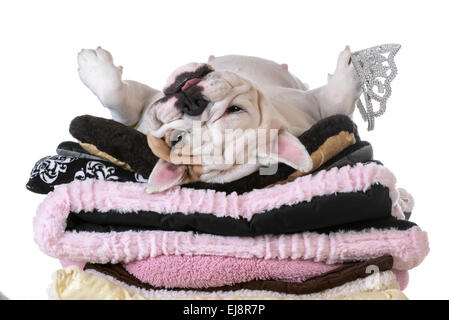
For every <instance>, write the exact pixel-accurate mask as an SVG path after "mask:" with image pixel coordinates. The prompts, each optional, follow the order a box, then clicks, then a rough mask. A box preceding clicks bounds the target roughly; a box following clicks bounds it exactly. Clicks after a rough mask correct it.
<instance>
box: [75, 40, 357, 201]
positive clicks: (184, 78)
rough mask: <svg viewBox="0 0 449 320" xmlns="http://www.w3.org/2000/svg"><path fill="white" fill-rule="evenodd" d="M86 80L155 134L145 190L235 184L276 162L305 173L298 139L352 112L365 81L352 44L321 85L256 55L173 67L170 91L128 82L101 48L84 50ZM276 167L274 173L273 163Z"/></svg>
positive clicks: (123, 117) (127, 120)
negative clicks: (323, 122)
mask: <svg viewBox="0 0 449 320" xmlns="http://www.w3.org/2000/svg"><path fill="white" fill-rule="evenodd" d="M78 65H79V69H78V72H79V76H80V78H81V80H82V82H83V83H84V84H85V85H86V86H87V87H88V88H89V89H90V90H91V91H92V92H93V93H94V94H95V95H96V96H97V97H98V98H99V99H100V101H101V103H102V104H103V105H104V106H105V107H106V108H108V109H109V110H110V112H111V115H112V118H113V119H114V120H116V121H118V122H121V123H123V124H126V125H129V126H134V127H135V128H136V129H137V130H139V131H140V132H142V133H144V134H146V135H147V137H148V143H149V146H150V147H151V149H152V151H153V152H154V153H155V154H156V155H157V156H159V158H160V160H159V162H158V163H157V165H156V166H155V168H154V169H153V171H152V174H151V176H150V177H149V182H148V187H147V192H149V193H152V192H159V191H163V190H166V189H168V188H170V187H173V186H175V185H180V184H183V183H189V182H194V181H197V180H200V181H204V182H218V183H225V182H230V181H233V180H236V179H239V178H241V177H244V176H246V175H249V174H251V173H253V172H255V171H257V170H259V169H261V168H262V169H265V170H266V171H265V172H263V171H261V173H262V174H264V173H265V174H267V173H273V170H272V169H270V170H268V168H273V165H275V164H276V163H278V162H282V163H286V164H287V165H289V166H291V167H293V168H295V169H296V170H300V171H303V172H307V171H308V170H310V169H311V168H312V165H313V164H312V160H311V158H310V155H309V154H308V153H307V151H306V149H305V147H304V146H303V145H302V144H301V143H300V142H299V140H298V139H297V137H298V136H299V135H301V134H302V133H303V132H304V131H306V130H308V129H309V128H310V127H311V126H312V125H313V124H315V123H316V122H317V121H319V120H320V119H323V118H326V117H328V116H331V115H334V114H345V115H348V116H352V113H353V111H354V108H355V102H356V100H357V99H358V97H359V96H360V94H361V84H360V80H359V79H358V77H357V75H356V73H355V70H354V67H353V66H352V64H351V51H350V48H349V46H346V48H345V49H344V50H343V51H342V52H341V53H340V54H339V56H338V60H337V66H336V69H335V72H334V74H333V75H329V76H328V82H327V84H326V85H324V86H321V87H319V88H316V89H309V88H308V86H307V85H306V84H305V83H303V82H302V81H301V80H299V79H298V78H297V77H295V76H294V75H292V74H291V73H290V72H289V70H288V66H287V65H286V64H278V63H275V62H273V61H270V60H265V59H262V58H257V57H248V56H239V55H228V56H223V57H214V56H210V57H209V61H208V62H207V63H189V64H187V65H185V66H182V67H180V68H178V69H177V70H175V71H174V72H173V73H172V74H171V75H170V77H169V78H168V80H167V83H166V85H165V87H164V88H163V90H162V91H159V90H156V89H153V88H151V87H149V86H147V85H145V84H142V83H139V82H136V81H126V80H125V81H124V80H122V70H123V68H122V67H117V66H115V65H114V63H113V58H112V56H111V54H110V53H109V52H108V51H106V50H104V49H102V48H101V47H99V48H97V49H95V50H92V49H87V50H86V49H83V50H82V51H81V52H80V53H79V54H78ZM274 168H275V167H274Z"/></svg>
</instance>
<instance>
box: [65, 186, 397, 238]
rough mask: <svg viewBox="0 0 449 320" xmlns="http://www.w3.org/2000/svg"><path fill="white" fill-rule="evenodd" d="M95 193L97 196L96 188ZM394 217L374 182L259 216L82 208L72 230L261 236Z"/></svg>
mask: <svg viewBox="0 0 449 320" xmlns="http://www.w3.org/2000/svg"><path fill="white" fill-rule="evenodd" d="M93 196H94V197H95V192H94V195H93ZM99 198H100V199H98V200H100V201H103V200H102V199H101V198H102V197H99ZM119 199H120V198H117V199H116V200H119ZM317 208H319V210H317ZM390 216H391V199H390V197H389V190H388V188H386V187H383V186H381V185H373V186H372V187H371V188H369V189H368V190H367V191H365V192H363V191H358V192H344V193H334V194H330V195H324V196H316V197H313V198H312V199H311V200H310V201H304V202H300V203H297V204H293V205H283V206H280V207H279V208H273V209H269V210H267V211H263V212H261V213H257V214H254V215H253V216H252V217H251V218H250V219H248V220H247V219H245V218H242V217H217V216H216V215H215V213H188V214H186V213H183V212H178V213H170V214H160V213H158V212H155V211H146V210H139V211H134V210H126V211H122V210H108V211H101V210H98V209H94V210H91V211H85V210H82V211H79V212H71V213H70V214H69V216H68V218H67V226H66V231H88V232H112V231H118V232H123V231H130V230H133V231H144V230H167V231H195V232H201V233H208V234H215V235H224V236H258V235H264V234H273V235H277V234H289V233H298V232H304V231H315V230H322V229H324V228H334V229H337V228H338V227H341V228H344V226H346V225H347V224H350V223H357V222H358V223H362V222H364V221H373V220H381V219H386V218H388V217H390Z"/></svg>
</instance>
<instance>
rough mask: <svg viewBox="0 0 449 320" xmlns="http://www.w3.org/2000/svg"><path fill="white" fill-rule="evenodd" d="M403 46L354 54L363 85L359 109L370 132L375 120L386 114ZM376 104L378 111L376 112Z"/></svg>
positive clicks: (384, 46) (353, 59)
mask: <svg viewBox="0 0 449 320" xmlns="http://www.w3.org/2000/svg"><path fill="white" fill-rule="evenodd" d="M400 48H401V46H400V45H399V44H384V45H380V46H376V47H372V48H369V49H365V50H360V51H357V52H354V53H352V56H351V60H352V64H353V66H354V69H355V71H356V72H357V75H358V76H359V78H360V82H361V83H362V90H363V100H364V102H365V103H363V101H362V99H361V98H359V99H358V100H357V108H358V109H359V111H360V113H361V114H362V118H363V120H364V121H368V130H373V129H374V118H376V117H380V116H381V115H382V114H384V112H385V109H386V107H387V100H388V98H390V96H391V82H392V81H393V79H394V78H395V77H396V75H397V74H398V69H397V68H396V64H395V62H394V57H395V56H396V53H397V52H398V51H399V49H400ZM373 101H375V103H374V104H376V105H378V110H377V111H374V107H373Z"/></svg>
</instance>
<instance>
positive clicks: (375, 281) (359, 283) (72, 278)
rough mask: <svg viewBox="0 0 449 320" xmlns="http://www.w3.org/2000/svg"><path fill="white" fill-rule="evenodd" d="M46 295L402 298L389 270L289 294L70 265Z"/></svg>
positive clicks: (75, 297) (102, 297) (68, 297)
mask: <svg viewBox="0 0 449 320" xmlns="http://www.w3.org/2000/svg"><path fill="white" fill-rule="evenodd" d="M49 298H50V299H58V300H94V299H96V300H155V299H156V300H165V299H186V300H197V299H209V300H241V299H248V300H249V299H260V300H262V299H264V300H266V299H270V300H279V299H288V300H291V299H294V300H306V299H314V300H315V299H318V300H321V299H323V300H324V299H384V300H392V299H398V300H404V299H406V297H405V296H404V294H402V293H401V292H400V290H399V286H398V283H397V281H396V277H395V275H394V274H393V273H392V272H391V271H385V272H381V273H376V274H373V275H371V276H369V277H367V278H364V279H359V280H356V281H352V282H349V283H346V284H344V285H342V286H339V287H336V288H332V289H328V290H325V291H322V292H319V293H316V294H309V295H289V294H281V293H276V292H270V291H253V290H238V291H233V292H232V291H231V292H220V291H218V292H199V291H193V290H189V291H184V290H176V291H173V290H170V291H168V290H145V289H140V288H137V287H135V286H129V285H127V284H125V283H123V282H120V281H118V280H116V279H114V278H113V277H110V276H107V275H104V274H102V273H99V272H96V271H93V270H89V271H88V272H86V271H81V270H80V269H78V268H75V267H70V268H65V269H61V270H58V271H57V272H56V273H55V274H54V275H53V282H52V285H51V287H50V289H49Z"/></svg>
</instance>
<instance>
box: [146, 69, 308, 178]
mask: <svg viewBox="0 0 449 320" xmlns="http://www.w3.org/2000/svg"><path fill="white" fill-rule="evenodd" d="M164 94H165V96H164V97H163V98H161V99H160V100H158V101H156V102H155V103H154V104H153V105H152V106H151V107H150V108H149V110H148V111H147V112H148V114H147V119H148V120H147V121H149V128H150V130H149V136H148V137H149V139H148V141H149V144H150V147H151V148H152V150H153V152H154V153H155V154H156V155H158V156H159V157H160V158H162V159H165V161H166V162H169V163H172V164H176V165H197V166H201V170H200V171H201V174H200V180H202V181H207V182H227V181H232V180H235V179H238V178H241V177H243V176H245V175H247V174H249V173H252V172H254V171H256V170H257V168H258V167H259V166H260V165H261V164H262V165H266V164H269V163H270V159H271V158H272V157H271V152H272V147H273V142H274V141H276V143H277V142H278V140H279V139H277V138H279V137H281V135H279V134H278V132H282V129H283V128H280V125H279V123H278V121H277V120H276V116H273V115H274V114H275V111H274V109H273V107H272V105H271V104H270V102H269V101H268V100H267V99H266V98H265V97H264V95H263V94H262V93H261V92H260V90H258V89H257V88H256V87H255V86H254V85H253V84H252V83H251V82H250V81H249V80H246V79H244V78H242V77H241V76H239V75H237V74H236V73H233V72H229V71H214V70H213V68H212V67H211V66H209V65H207V64H198V63H191V64H188V65H186V66H184V67H181V68H179V69H178V70H176V71H175V72H174V73H173V74H172V76H170V78H169V80H168V82H167V85H166V86H165V88H164ZM279 130H281V131H279ZM152 137H156V138H161V139H162V140H163V141H164V142H165V145H164V146H163V147H164V148H166V147H168V149H169V150H170V157H169V158H168V157H167V155H165V156H161V155H160V153H158V150H156V149H158V148H159V147H160V146H161V144H160V142H157V143H152V141H154V139H153V138H152ZM282 137H283V139H282V141H284V142H287V145H285V144H284V145H282V146H281V147H280V149H282V150H284V149H285V150H284V151H287V152H290V151H292V150H291V147H292V146H293V147H294V149H295V150H296V151H297V149H298V148H299V149H300V152H303V151H305V149H304V147H303V146H302V145H301V144H300V143H299V142H298V140H297V138H295V137H293V136H289V134H288V133H287V132H282ZM279 141H280V140H279ZM292 143H293V145H292V146H291V144H292ZM276 147H277V144H276ZM305 153H306V155H307V156H308V154H307V152H306V151H305ZM271 160H272V159H271ZM276 160H277V157H276ZM305 160H307V161H308V162H310V161H309V160H310V158H307V159H305ZM307 161H306V162H307ZM284 162H285V161H284ZM296 162H297V161H296V160H295V161H293V162H292V163H296ZM271 163H272V161H271ZM303 164H304V163H303ZM309 164H310V163H306V164H305V165H306V167H307V166H309ZM158 170H159V168H156V169H154V170H153V174H152V175H156V174H158V173H157V171H158ZM163 170H165V172H166V173H165V175H167V176H168V173H167V172H168V171H170V176H176V174H174V172H176V173H177V174H178V175H181V171H182V170H180V169H179V168H174V167H171V168H167V166H164V167H163ZM167 170H168V171H167ZM155 171H156V173H155ZM196 172H198V170H196ZM163 174H164V173H163V172H162V173H161V174H160V175H161V176H163ZM154 179H156V178H154ZM154 179H153V180H154ZM151 181H152V179H151V177H150V182H151ZM164 183H165V182H164Z"/></svg>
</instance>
